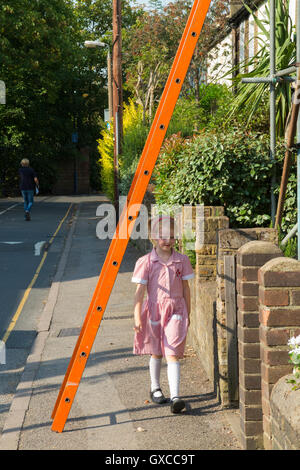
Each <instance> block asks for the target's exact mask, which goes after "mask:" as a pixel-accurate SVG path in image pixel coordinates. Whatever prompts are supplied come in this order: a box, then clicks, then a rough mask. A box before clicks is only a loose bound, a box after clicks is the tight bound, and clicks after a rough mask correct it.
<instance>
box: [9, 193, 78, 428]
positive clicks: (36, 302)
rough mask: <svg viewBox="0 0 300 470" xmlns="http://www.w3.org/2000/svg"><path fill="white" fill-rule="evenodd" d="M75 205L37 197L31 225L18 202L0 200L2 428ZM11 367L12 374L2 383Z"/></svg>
mask: <svg viewBox="0 0 300 470" xmlns="http://www.w3.org/2000/svg"><path fill="white" fill-rule="evenodd" d="M75 207H76V204H72V202H71V201H70V198H69V199H67V198H66V199H65V200H64V199H61V198H55V197H48V198H45V197H38V198H36V200H35V204H34V206H33V208H32V218H31V221H25V220H24V209H23V204H22V200H21V198H14V199H0V280H1V282H0V340H1V341H4V342H5V356H6V357H5V362H6V364H0V395H1V396H2V398H1V400H0V427H1V413H2V412H5V411H7V410H8V408H9V403H10V397H11V396H12V395H13V393H14V391H15V388H16V386H17V384H18V380H19V376H20V373H21V371H22V368H23V367H24V364H25V362H26V359H27V356H28V354H29V352H30V349H31V347H32V344H33V341H34V338H35V336H36V326H37V322H38V319H39V317H40V315H41V312H42V311H43V308H44V305H45V303H46V300H47V297H48V292H49V289H50V287H51V282H52V279H53V277H54V275H55V272H56V269H57V265H58V262H59V259H60V254H61V252H62V249H63V246H64V242H65V237H66V234H67V230H68V220H69V219H70V217H71V216H72V212H73V210H74V208H75ZM12 367H13V369H14V370H15V374H14V375H13V376H12V375H11V374H10V376H9V380H6V379H7V377H6V370H8V369H10V370H11V369H12Z"/></svg>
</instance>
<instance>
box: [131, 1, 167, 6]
mask: <svg viewBox="0 0 300 470" xmlns="http://www.w3.org/2000/svg"><path fill="white" fill-rule="evenodd" d="M170 1H171V0H162V3H163V5H164V6H165V5H168V3H169V2H170ZM136 3H137V4H140V5H143V4H144V5H146V6H147V4H148V1H147V0H136Z"/></svg>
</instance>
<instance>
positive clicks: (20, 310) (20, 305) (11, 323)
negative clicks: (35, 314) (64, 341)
mask: <svg viewBox="0 0 300 470" xmlns="http://www.w3.org/2000/svg"><path fill="white" fill-rule="evenodd" d="M72 206H73V204H70V206H69V208H68V210H67V212H66V214H65V215H64V217H63V218H62V220H61V221H60V223H59V224H58V227H57V229H56V230H55V232H54V234H53V235H52V238H51V240H50V242H49V246H50V245H51V243H52V242H53V240H54V238H55V237H56V235H57V234H58V232H59V230H60V229H61V226H62V224H63V223H64V221H65V220H66V218H67V217H68V215H69V212H70V210H71V207H72ZM47 255H48V251H45V253H44V254H43V257H42V259H41V261H40V264H39V265H38V268H37V270H36V272H35V274H34V276H33V278H32V279H31V281H30V283H29V285H28V287H27V289H26V291H25V293H24V295H23V298H22V300H21V302H20V303H19V305H18V308H17V310H16V312H15V314H14V316H13V318H12V320H11V322H10V324H9V326H8V328H7V330H6V332H5V335H4V336H3V338H2V341H3V343H6V341H7V340H8V338H9V335H10V334H11V332H12V330H13V329H14V327H15V325H16V323H17V320H18V318H19V317H20V315H21V313H22V310H23V307H24V305H25V303H26V300H27V299H28V296H29V294H30V291H31V289H32V288H33V286H34V284H35V282H36V280H37V278H38V275H39V274H40V271H41V269H42V266H43V264H44V262H45V259H46V258H47Z"/></svg>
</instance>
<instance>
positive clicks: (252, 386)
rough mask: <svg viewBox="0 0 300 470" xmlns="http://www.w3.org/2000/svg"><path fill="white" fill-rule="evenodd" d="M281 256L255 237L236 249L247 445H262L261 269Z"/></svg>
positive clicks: (244, 438) (243, 427)
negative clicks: (259, 276)
mask: <svg viewBox="0 0 300 470" xmlns="http://www.w3.org/2000/svg"><path fill="white" fill-rule="evenodd" d="M279 256H282V252H281V250H280V249H279V248H278V246H276V245H275V244H273V243H270V242H265V241H252V242H248V243H246V244H245V245H243V246H242V247H241V248H240V249H239V250H238V253H237V307H238V351H239V402H240V423H241V435H242V445H243V447H244V449H247V450H248V449H249V450H254V449H259V448H263V439H262V434H263V426H262V402H261V362H260V342H259V300H258V295H259V285H258V270H259V268H260V267H261V266H263V265H264V264H265V263H266V261H268V260H270V259H272V258H274V257H279Z"/></svg>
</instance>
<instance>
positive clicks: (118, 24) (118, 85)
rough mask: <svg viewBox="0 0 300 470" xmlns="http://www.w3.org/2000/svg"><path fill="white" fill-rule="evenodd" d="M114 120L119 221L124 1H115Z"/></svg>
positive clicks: (116, 199)
mask: <svg viewBox="0 0 300 470" xmlns="http://www.w3.org/2000/svg"><path fill="white" fill-rule="evenodd" d="M112 61H113V120H114V186H115V188H114V189H115V210H116V218H117V222H118V220H119V163H118V156H119V155H121V153H122V139H123V84H122V0H113V52H112Z"/></svg>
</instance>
